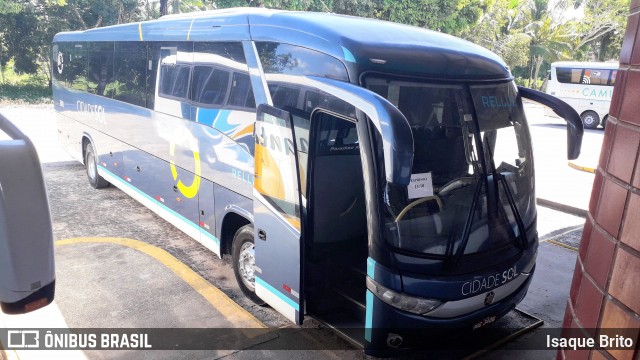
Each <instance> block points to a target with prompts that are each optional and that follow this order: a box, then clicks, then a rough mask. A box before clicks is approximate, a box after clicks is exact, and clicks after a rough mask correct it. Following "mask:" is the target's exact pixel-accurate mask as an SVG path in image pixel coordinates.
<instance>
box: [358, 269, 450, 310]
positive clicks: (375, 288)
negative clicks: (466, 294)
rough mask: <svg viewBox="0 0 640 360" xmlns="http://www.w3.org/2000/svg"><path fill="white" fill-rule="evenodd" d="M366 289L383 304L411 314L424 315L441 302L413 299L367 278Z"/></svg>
mask: <svg viewBox="0 0 640 360" xmlns="http://www.w3.org/2000/svg"><path fill="white" fill-rule="evenodd" d="M367 289H369V291H371V292H372V293H373V294H374V295H375V296H377V297H378V298H379V299H380V300H382V301H384V302H385V303H387V304H389V305H391V306H393V307H395V308H398V309H400V310H404V311H408V312H410V313H413V314H418V315H425V314H427V313H428V312H430V311H432V310H434V309H435V308H437V307H438V306H440V305H442V301H438V300H433V299H424V298H419V297H413V296H409V295H405V294H402V293H399V292H397V291H393V290H391V289H388V288H386V287H384V286H382V285H380V284H378V283H377V282H376V281H375V280H373V279H371V278H370V277H368V276H367Z"/></svg>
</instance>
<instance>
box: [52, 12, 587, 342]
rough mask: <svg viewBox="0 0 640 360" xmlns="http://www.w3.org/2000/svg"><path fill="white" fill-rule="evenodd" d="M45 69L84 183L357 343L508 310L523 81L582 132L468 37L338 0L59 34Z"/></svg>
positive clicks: (524, 260)
mask: <svg viewBox="0 0 640 360" xmlns="http://www.w3.org/2000/svg"><path fill="white" fill-rule="evenodd" d="M52 71H53V79H54V80H53V99H54V105H55V111H56V113H57V115H56V116H57V122H58V128H59V139H60V142H61V144H62V145H63V146H64V147H65V148H66V149H67V151H68V152H69V153H70V154H71V155H72V156H74V157H75V158H76V159H78V160H79V161H80V162H82V163H83V164H84V165H85V167H86V172H87V177H88V180H89V183H90V184H91V185H92V186H93V187H95V188H103V187H106V186H109V184H111V185H114V186H116V187H118V188H120V189H121V190H122V191H124V192H125V193H127V194H129V195H130V196H131V197H133V198H135V199H137V200H138V201H139V202H140V203H142V204H144V205H145V206H147V207H148V208H149V209H151V210H153V211H154V212H156V213H157V214H158V215H159V216H161V217H162V218H164V219H166V220H167V221H169V222H170V223H171V224H173V225H175V226H176V227H177V228H179V229H180V230H182V231H184V232H185V233H186V234H188V235H189V236H190V237H192V238H193V239H195V240H196V241H198V242H200V243H201V244H202V245H203V246H204V247H206V248H208V249H210V250H211V251H212V252H213V253H215V254H216V255H217V256H222V255H223V254H229V255H231V257H232V259H233V261H232V264H233V270H234V273H235V276H236V279H237V281H238V285H239V287H240V289H241V290H242V292H243V293H244V294H245V295H246V296H247V297H249V298H250V299H251V300H253V301H255V302H256V303H258V304H268V305H270V306H271V307H273V308H274V309H276V310H277V311H278V312H280V313H281V314H283V315H284V316H285V317H286V318H288V319H289V320H290V321H292V322H294V323H296V324H301V323H302V322H303V320H304V319H305V317H313V318H315V319H318V320H319V321H321V322H322V323H325V324H328V325H330V326H331V327H332V328H335V329H350V330H349V331H347V330H344V331H341V330H338V332H339V333H340V334H341V335H342V336H345V337H346V338H348V339H350V340H351V341H353V342H355V343H358V344H361V345H362V346H364V348H365V350H366V351H368V352H373V351H376V349H387V348H389V349H393V348H410V347H412V346H416V342H413V341H415V340H418V341H417V344H418V345H419V344H422V343H423V340H422V339H421V337H420V336H417V337H416V334H417V332H416V331H418V333H419V330H420V329H426V328H430V327H434V326H435V327H437V328H439V329H443V328H452V329H456V330H460V329H474V328H478V327H481V326H484V325H487V324H489V323H492V322H494V321H495V320H496V319H498V318H499V317H500V316H502V315H504V314H506V313H508V312H509V311H511V310H512V309H514V307H515V306H516V304H518V303H519V302H520V301H521V300H522V299H523V297H524V296H525V294H526V292H527V289H528V287H529V284H530V283H531V279H532V275H533V273H534V270H535V264H536V254H537V246H538V239H537V232H536V205H535V194H534V183H533V178H534V177H533V175H534V169H533V159H532V150H531V140H530V135H529V130H528V126H527V121H526V118H525V115H524V112H523V110H522V101H521V98H522V97H525V96H526V97H530V98H532V99H534V100H536V99H537V100H538V101H540V102H543V103H546V104H547V105H549V106H552V107H554V108H556V111H558V113H560V114H564V116H565V117H566V118H567V121H568V126H569V130H570V132H569V137H568V138H569V148H568V156H569V157H571V158H575V157H577V156H578V154H579V148H580V139H581V136H582V126H581V124H580V121H579V118H578V117H577V115H575V114H574V115H575V116H574V117H573V118H572V117H571V116H570V115H571V114H569V115H566V114H568V112H567V109H563V108H562V102H560V101H558V100H557V99H555V98H553V97H551V96H549V95H546V94H544V93H541V92H536V91H533V90H528V89H524V88H518V87H516V86H515V84H514V82H513V76H512V75H511V73H510V72H509V69H508V67H507V66H506V65H505V63H504V62H503V61H502V60H501V59H500V58H499V57H498V56H496V55H495V54H493V53H491V52H489V51H488V50H486V49H484V48H482V47H479V46H477V45H474V44H472V43H469V42H466V41H463V40H461V39H458V38H455V37H452V36H448V35H444V34H441V33H438V32H434V31H429V30H425V29H420V28H416V27H411V26H405V25H400V24H395V23H391V22H384V21H377V20H371V19H363V18H358V17H351V16H341V15H335V14H326V13H311V12H290V11H278V10H267V9H247V8H239V9H227V10H216V11H211V12H200V13H192V14H180V15H170V16H164V17H162V18H160V19H158V20H155V21H148V22H139V23H132V24H125V25H117V26H111V27H105V28H99V29H91V30H86V31H78V32H65V33H60V34H57V35H56V36H55V38H54V39H53V46H52ZM565 105H566V104H565ZM574 113H575V112H574ZM576 118H577V120H576Z"/></svg>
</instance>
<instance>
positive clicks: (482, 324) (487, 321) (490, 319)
mask: <svg viewBox="0 0 640 360" xmlns="http://www.w3.org/2000/svg"><path fill="white" fill-rule="evenodd" d="M494 321H496V317H495V316H489V317H486V318H484V319H482V320H480V321H478V322H477V323H475V325H473V330H477V329H480V328H481V327H485V326H487V325H489V324H491V323H493V322H494Z"/></svg>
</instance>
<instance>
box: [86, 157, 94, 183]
mask: <svg viewBox="0 0 640 360" xmlns="http://www.w3.org/2000/svg"><path fill="white" fill-rule="evenodd" d="M87 174H89V178H91V180H93V179H95V178H96V159H95V157H94V156H93V152H89V153H88V154H87Z"/></svg>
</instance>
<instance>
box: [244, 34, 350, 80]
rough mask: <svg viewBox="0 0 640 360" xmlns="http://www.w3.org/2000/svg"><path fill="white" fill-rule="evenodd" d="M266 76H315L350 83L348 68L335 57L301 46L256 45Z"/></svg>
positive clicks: (267, 43)
mask: <svg viewBox="0 0 640 360" xmlns="http://www.w3.org/2000/svg"><path fill="white" fill-rule="evenodd" d="M256 48H257V49H258V54H259V56H260V61H261V62H262V68H263V69H264V72H265V73H266V74H287V75H315V76H321V77H327V78H332V79H338V80H344V81H349V76H348V74H347V68H346V67H345V66H344V64H343V63H342V62H341V61H340V60H338V59H336V58H334V57H333V56H330V55H327V54H324V53H321V52H319V51H315V50H311V49H307V48H303V47H300V46H295V45H289V44H281V43H272V42H261V43H256Z"/></svg>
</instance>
